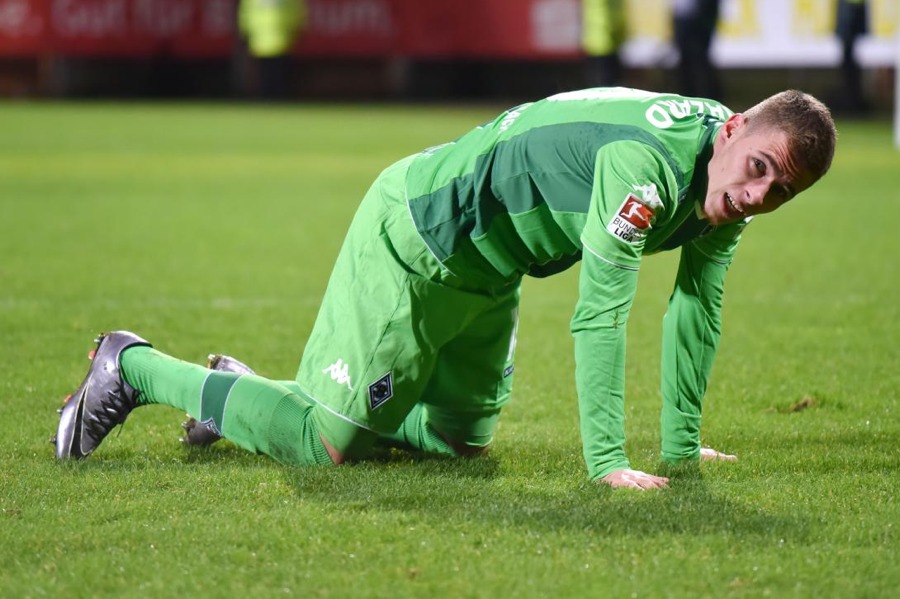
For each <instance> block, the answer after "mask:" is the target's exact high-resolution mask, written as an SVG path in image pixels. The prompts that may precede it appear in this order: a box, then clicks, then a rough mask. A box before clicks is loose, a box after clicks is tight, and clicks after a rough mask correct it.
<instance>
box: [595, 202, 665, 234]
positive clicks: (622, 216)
mask: <svg viewBox="0 0 900 599" xmlns="http://www.w3.org/2000/svg"><path fill="white" fill-rule="evenodd" d="M655 215H656V212H655V211H654V210H653V208H651V207H650V206H648V205H647V204H645V203H644V202H642V201H641V199H640V198H639V197H637V196H636V195H635V194H633V193H629V194H628V195H627V196H626V197H625V201H624V202H622V205H621V206H619V209H618V210H617V211H616V214H615V215H614V216H613V218H612V220H610V221H609V224H608V225H606V230H607V231H609V232H610V233H612V234H613V235H614V236H616V237H618V238H619V239H621V240H622V241H624V242H625V243H637V242H639V241H641V240H642V239H643V238H644V237H646V236H647V231H648V230H649V229H650V224H651V222H652V221H653V217H654V216H655Z"/></svg>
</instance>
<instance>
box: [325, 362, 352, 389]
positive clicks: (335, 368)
mask: <svg viewBox="0 0 900 599" xmlns="http://www.w3.org/2000/svg"><path fill="white" fill-rule="evenodd" d="M322 372H324V373H326V374H329V375H331V380H333V381H334V382H336V383H337V384H338V385H347V388H348V389H350V390H351V391H353V387H352V385H350V365H349V364H345V363H344V361H343V360H342V359H341V358H338V360H337V362H335V363H334V364H332V365H331V366H329V367H328V368H325V369H323V370H322Z"/></svg>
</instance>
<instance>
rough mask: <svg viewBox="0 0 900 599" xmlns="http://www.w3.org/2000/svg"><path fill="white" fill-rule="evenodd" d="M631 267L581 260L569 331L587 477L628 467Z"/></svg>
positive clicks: (633, 277) (634, 273) (588, 257)
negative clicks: (627, 363)
mask: <svg viewBox="0 0 900 599" xmlns="http://www.w3.org/2000/svg"><path fill="white" fill-rule="evenodd" d="M637 275H638V273H637V270H636V269H635V270H631V269H624V268H621V267H617V266H613V265H612V264H610V263H608V262H605V261H604V260H603V259H602V258H600V257H598V256H595V255H594V254H592V253H590V251H587V252H585V256H584V259H583V260H582V267H581V279H580V285H579V286H580V290H579V291H580V293H579V301H578V305H577V306H576V309H575V316H574V317H573V318H572V334H573V335H574V338H575V384H576V388H577V390H578V413H579V417H580V424H581V439H582V448H583V451H584V461H585V464H586V465H587V468H588V474H589V476H590V477H591V479H596V478H600V477H603V476H605V475H607V474H609V473H610V472H612V471H613V470H618V469H621V468H628V467H629V465H628V460H627V458H626V457H625V449H624V446H625V331H626V324H627V321H628V314H629V311H630V310H631V304H632V300H633V298H634V292H635V289H636V288H637V278H638V277H637Z"/></svg>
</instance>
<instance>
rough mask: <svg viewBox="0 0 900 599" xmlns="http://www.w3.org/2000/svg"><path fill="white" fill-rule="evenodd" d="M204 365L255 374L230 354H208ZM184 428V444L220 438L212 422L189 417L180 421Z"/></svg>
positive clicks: (205, 443)
mask: <svg viewBox="0 0 900 599" xmlns="http://www.w3.org/2000/svg"><path fill="white" fill-rule="evenodd" d="M206 367H207V368H211V369H213V370H218V371H220V372H235V373H237V374H256V373H255V372H254V371H253V369H252V368H250V367H249V366H247V365H246V364H244V363H243V362H241V361H240V360H236V359H234V358H232V357H231V356H223V355H221V354H209V358H208V360H207V362H206ZM181 428H183V429H184V433H185V434H184V436H183V437H182V438H181V442H182V443H184V444H185V445H199V446H207V445H212V444H213V443H215V442H216V441H218V440H219V439H221V438H222V436H221V435H220V434H219V433H218V431H217V430H216V429H215V428H214V425H213V423H212V422H199V421H198V420H196V419H194V418H189V419H188V420H187V422H182V423H181Z"/></svg>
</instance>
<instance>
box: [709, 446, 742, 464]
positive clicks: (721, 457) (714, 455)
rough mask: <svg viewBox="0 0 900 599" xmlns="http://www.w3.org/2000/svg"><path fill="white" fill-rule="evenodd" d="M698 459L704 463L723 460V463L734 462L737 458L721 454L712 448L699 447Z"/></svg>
mask: <svg viewBox="0 0 900 599" xmlns="http://www.w3.org/2000/svg"><path fill="white" fill-rule="evenodd" d="M700 459H701V460H703V461H706V462H711V461H715V460H723V461H725V462H736V461H737V456H736V455H732V454H728V453H722V452H721V451H717V450H715V449H713V448H712V447H701V448H700Z"/></svg>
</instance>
